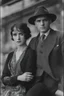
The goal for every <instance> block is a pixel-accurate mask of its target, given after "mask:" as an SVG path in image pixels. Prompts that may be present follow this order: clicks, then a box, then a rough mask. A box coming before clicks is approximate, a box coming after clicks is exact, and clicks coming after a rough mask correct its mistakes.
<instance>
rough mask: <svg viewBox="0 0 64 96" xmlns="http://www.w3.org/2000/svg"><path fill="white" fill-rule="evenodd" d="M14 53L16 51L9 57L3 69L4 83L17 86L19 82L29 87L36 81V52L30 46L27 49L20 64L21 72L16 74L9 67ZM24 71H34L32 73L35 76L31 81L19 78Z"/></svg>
mask: <svg viewBox="0 0 64 96" xmlns="http://www.w3.org/2000/svg"><path fill="white" fill-rule="evenodd" d="M13 54H14V52H11V53H9V55H8V57H7V60H6V63H5V66H4V69H3V73H2V82H3V83H4V85H9V86H16V85H18V84H21V85H24V86H27V88H29V87H30V86H32V84H33V83H34V78H35V74H36V52H35V51H34V50H32V49H31V48H30V47H28V48H27V49H26V51H25V54H24V56H23V58H22V60H20V62H19V64H18V65H20V70H21V72H19V74H16V75H11V71H10V69H9V63H10V62H11V61H12V57H13ZM10 64H11V63H10ZM18 68H19V67H18ZM18 70H19V69H18ZM24 72H32V74H33V75H34V78H33V79H32V80H31V81H30V82H25V81H19V80H17V76H18V75H20V74H23V73H24Z"/></svg>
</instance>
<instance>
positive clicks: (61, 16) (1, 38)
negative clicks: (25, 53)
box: [0, 0, 64, 76]
mask: <svg viewBox="0 0 64 96" xmlns="http://www.w3.org/2000/svg"><path fill="white" fill-rule="evenodd" d="M40 5H42V6H45V7H47V9H48V10H49V11H50V12H52V13H54V14H56V15H57V19H56V21H55V22H54V23H52V24H51V27H52V28H54V29H55V30H59V31H60V32H61V33H62V34H63V33H64V32H63V31H64V27H63V24H64V0H0V76H1V75H2V70H3V66H4V63H5V60H6V57H7V54H8V53H9V52H10V51H11V50H12V49H14V48H15V44H14V43H13V42H12V41H11V37H10V28H11V26H12V25H13V24H15V23H18V24H20V23H22V22H26V23H27V24H28V26H29V28H30V30H31V34H32V37H34V36H36V35H37V34H38V32H37V30H36V29H35V27H34V26H33V25H30V24H29V23H28V18H29V17H30V16H32V14H33V12H34V10H35V8H36V7H37V6H40ZM32 37H31V38H32ZM31 38H30V39H31ZM30 39H29V40H28V41H27V44H28V43H29V41H30Z"/></svg>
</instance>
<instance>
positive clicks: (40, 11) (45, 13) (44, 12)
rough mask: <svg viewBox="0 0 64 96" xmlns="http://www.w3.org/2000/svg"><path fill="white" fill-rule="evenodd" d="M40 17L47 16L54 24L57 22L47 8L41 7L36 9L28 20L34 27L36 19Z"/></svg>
mask: <svg viewBox="0 0 64 96" xmlns="http://www.w3.org/2000/svg"><path fill="white" fill-rule="evenodd" d="M40 16H46V17H48V18H50V19H51V21H52V22H54V21H55V20H56V15H55V14H52V13H49V12H48V10H47V9H46V8H45V7H43V6H40V7H37V8H36V10H35V13H34V15H33V16H32V17H30V18H29V19H28V22H29V23H30V24H32V25H34V22H35V20H36V18H38V17H40Z"/></svg>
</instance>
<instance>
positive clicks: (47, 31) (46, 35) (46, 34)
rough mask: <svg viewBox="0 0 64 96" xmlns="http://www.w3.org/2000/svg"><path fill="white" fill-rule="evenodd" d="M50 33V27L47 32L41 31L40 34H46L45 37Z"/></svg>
mask: <svg viewBox="0 0 64 96" xmlns="http://www.w3.org/2000/svg"><path fill="white" fill-rule="evenodd" d="M49 33H50V29H49V30H48V31H47V32H46V33H41V34H40V36H41V35H43V34H44V35H45V37H47V36H48V35H49Z"/></svg>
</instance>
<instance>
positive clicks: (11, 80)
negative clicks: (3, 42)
mask: <svg viewBox="0 0 64 96" xmlns="http://www.w3.org/2000/svg"><path fill="white" fill-rule="evenodd" d="M11 57H12V53H10V54H9V55H8V57H7V59H6V62H5V65H4V69H3V72H2V78H1V79H2V82H3V84H4V85H15V84H16V83H17V82H18V81H17V76H11V73H10V71H9V68H8V63H9V61H10V59H11Z"/></svg>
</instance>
